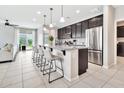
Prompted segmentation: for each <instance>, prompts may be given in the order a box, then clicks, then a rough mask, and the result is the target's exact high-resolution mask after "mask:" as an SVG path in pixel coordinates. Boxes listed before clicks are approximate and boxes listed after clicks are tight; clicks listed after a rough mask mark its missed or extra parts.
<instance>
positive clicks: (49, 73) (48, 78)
mask: <svg viewBox="0 0 124 93" xmlns="http://www.w3.org/2000/svg"><path fill="white" fill-rule="evenodd" d="M51 65H52V61H51V62H50V67H49V78H48V81H49V83H51V81H50V74H51V69H52V68H51Z"/></svg>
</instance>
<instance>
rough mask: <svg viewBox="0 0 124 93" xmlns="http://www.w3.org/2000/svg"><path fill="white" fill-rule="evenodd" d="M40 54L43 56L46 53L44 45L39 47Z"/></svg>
mask: <svg viewBox="0 0 124 93" xmlns="http://www.w3.org/2000/svg"><path fill="white" fill-rule="evenodd" d="M39 54H40V55H41V56H43V55H44V53H43V49H42V47H39Z"/></svg>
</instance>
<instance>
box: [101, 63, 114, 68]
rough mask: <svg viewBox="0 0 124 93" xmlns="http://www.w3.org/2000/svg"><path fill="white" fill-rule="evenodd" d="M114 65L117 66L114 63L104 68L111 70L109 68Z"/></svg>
mask: <svg viewBox="0 0 124 93" xmlns="http://www.w3.org/2000/svg"><path fill="white" fill-rule="evenodd" d="M114 65H115V64H114V63H112V64H111V65H108V66H105V65H103V68H105V69H109V68H111V67H112V66H114Z"/></svg>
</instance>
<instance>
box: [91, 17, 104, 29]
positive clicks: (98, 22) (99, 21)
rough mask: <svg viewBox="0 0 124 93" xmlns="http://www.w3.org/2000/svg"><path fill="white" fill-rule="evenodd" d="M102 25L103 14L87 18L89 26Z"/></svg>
mask: <svg viewBox="0 0 124 93" xmlns="http://www.w3.org/2000/svg"><path fill="white" fill-rule="evenodd" d="M102 25H103V15H100V16H97V17H94V18H91V19H89V28H93V27H98V26H102Z"/></svg>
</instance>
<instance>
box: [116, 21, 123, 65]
mask: <svg viewBox="0 0 124 93" xmlns="http://www.w3.org/2000/svg"><path fill="white" fill-rule="evenodd" d="M117 62H121V63H122V62H124V21H118V22H117Z"/></svg>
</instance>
